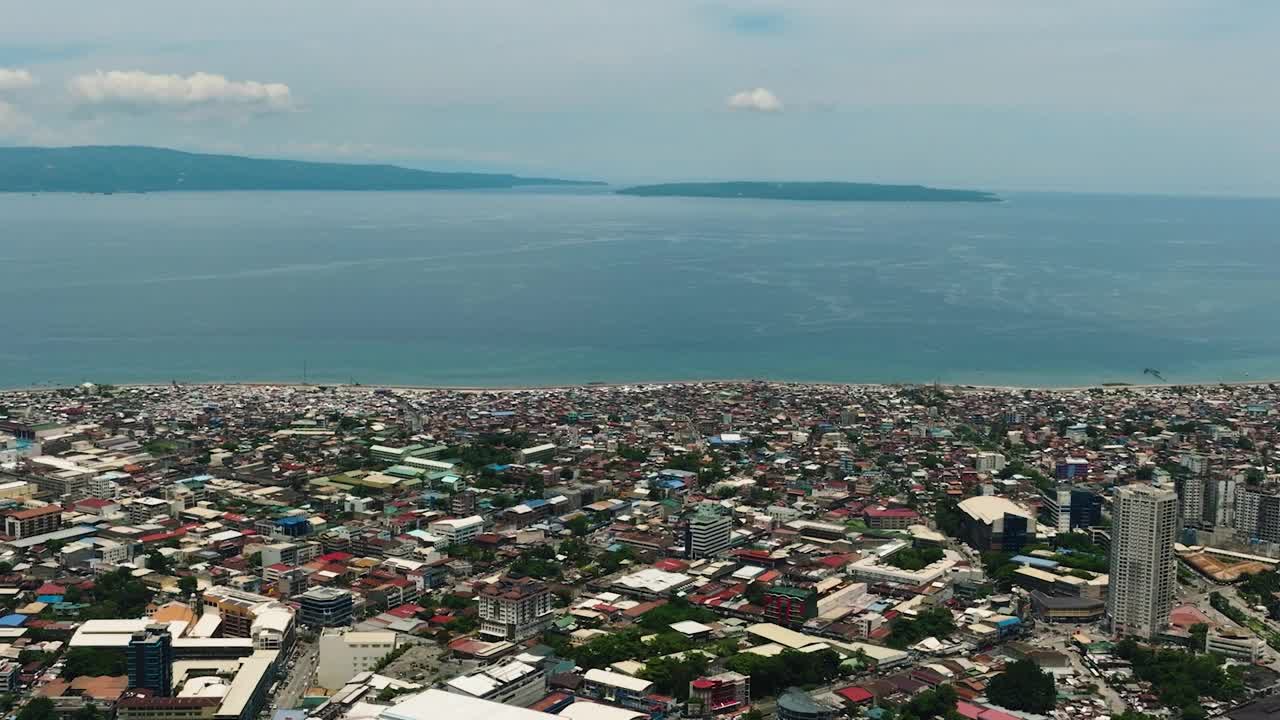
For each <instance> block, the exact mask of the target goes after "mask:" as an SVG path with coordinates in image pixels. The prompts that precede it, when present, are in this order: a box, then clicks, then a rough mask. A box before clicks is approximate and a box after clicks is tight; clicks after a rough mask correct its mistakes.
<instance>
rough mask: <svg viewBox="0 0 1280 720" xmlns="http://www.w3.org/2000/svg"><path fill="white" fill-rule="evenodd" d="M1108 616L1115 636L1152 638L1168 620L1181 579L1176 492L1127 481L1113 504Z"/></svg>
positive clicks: (1117, 493)
mask: <svg viewBox="0 0 1280 720" xmlns="http://www.w3.org/2000/svg"><path fill="white" fill-rule="evenodd" d="M1111 521H1112V522H1111V578H1110V583H1109V585H1108V592H1107V619H1108V620H1109V621H1110V623H1111V631H1112V632H1114V633H1115V634H1117V635H1133V636H1137V637H1141V638H1151V637H1154V636H1155V635H1156V634H1157V633H1159V632H1160V631H1161V630H1162V629H1163V628H1164V626H1165V625H1166V624H1167V623H1168V622H1169V610H1170V609H1171V608H1172V606H1173V592H1174V587H1175V584H1176V583H1177V579H1178V569H1177V561H1176V559H1175V558H1174V556H1173V544H1174V542H1175V541H1176V540H1177V537H1178V494H1177V493H1175V492H1174V491H1173V490H1170V489H1165V488H1157V487H1152V486H1150V485H1126V486H1125V487H1122V488H1120V489H1119V490H1118V491H1117V492H1116V496H1115V502H1113V503H1112V506H1111Z"/></svg>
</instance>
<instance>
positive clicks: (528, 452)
mask: <svg viewBox="0 0 1280 720" xmlns="http://www.w3.org/2000/svg"><path fill="white" fill-rule="evenodd" d="M555 452H556V446H555V444H554V443H543V444H542V445H534V446H533V447H527V448H524V449H523V450H517V451H516V454H515V461H516V462H517V463H519V464H521V465H523V464H525V463H531V462H536V461H538V460H546V459H547V458H549V457H551V456H552V455H554V454H555Z"/></svg>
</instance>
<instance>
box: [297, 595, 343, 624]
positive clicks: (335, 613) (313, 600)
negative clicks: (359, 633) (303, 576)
mask: <svg viewBox="0 0 1280 720" xmlns="http://www.w3.org/2000/svg"><path fill="white" fill-rule="evenodd" d="M297 600H298V607H299V615H300V618H299V619H300V621H301V622H302V624H303V625H306V626H308V627H327V628H331V627H345V626H348V625H350V624H351V616H352V612H353V608H354V605H355V602H354V600H353V599H352V596H351V593H350V592H349V591H347V590H341V589H338V588H329V587H316V588H311V589H310V590H308V591H306V592H304V593H302V594H301V595H299V596H298V598H297Z"/></svg>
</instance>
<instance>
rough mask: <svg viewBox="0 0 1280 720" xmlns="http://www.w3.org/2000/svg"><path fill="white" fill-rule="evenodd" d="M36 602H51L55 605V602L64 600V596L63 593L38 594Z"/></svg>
mask: <svg viewBox="0 0 1280 720" xmlns="http://www.w3.org/2000/svg"><path fill="white" fill-rule="evenodd" d="M36 602H42V603H49V604H50V605H53V604H54V603H60V602H62V596H61V595H37V596H36Z"/></svg>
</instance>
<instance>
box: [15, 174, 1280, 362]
mask: <svg viewBox="0 0 1280 720" xmlns="http://www.w3.org/2000/svg"><path fill="white" fill-rule="evenodd" d="M1002 196H1003V197H1004V198H1005V200H1006V202H1003V203H992V204H967V203H899V204H878V203H803V202H773V201H740V200H702V199H667V198H659V199H649V198H635V197H620V196H616V195H612V194H609V193H608V192H605V191H597V190H574V191H499V192H436V193H429V192H413V193H322V192H279V193H276V192H252V193H158V194H148V195H110V196H100V195H38V196H32V195H0V218H2V219H3V220H2V221H0V226H2V227H3V238H4V241H3V242H0V302H2V303H3V305H4V308H5V312H4V313H3V315H0V386H7V387H15V386H31V385H39V384H45V383H58V384H66V383H77V382H84V381H94V382H110V383H128V382H168V381H170V380H178V381H179V382H201V381H289V382H297V381H301V380H302V379H303V370H304V365H305V367H306V372H307V379H308V380H309V381H311V382H315V383H323V382H351V381H355V382H360V383H364V384H367V385H378V384H423V385H461V386H518V385H546V384H569V383H587V382H597V381H606V382H630V381H645V380H692V379H715V378H770V379H777V380H805V381H834V382H933V381H941V382H948V383H950V382H964V383H976V384H1011V385H1047V386H1064V385H1078V384H1091V383H1101V382H1135V383H1139V382H1151V381H1152V378H1151V377H1150V376H1144V375H1143V369H1144V368H1155V369H1158V370H1159V371H1161V372H1162V373H1163V375H1164V377H1165V378H1166V379H1167V380H1168V381H1169V382H1175V383H1176V382H1193V381H1194V382H1207V381H1242V380H1269V379H1275V378H1280V322H1278V320H1277V317H1278V315H1277V305H1278V302H1277V301H1280V242H1278V238H1277V230H1280V200H1247V199H1206V198H1168V197H1131V196H1083V195H1055V194H1007V193H1005V194H1002Z"/></svg>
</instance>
